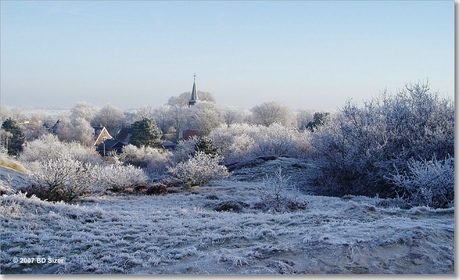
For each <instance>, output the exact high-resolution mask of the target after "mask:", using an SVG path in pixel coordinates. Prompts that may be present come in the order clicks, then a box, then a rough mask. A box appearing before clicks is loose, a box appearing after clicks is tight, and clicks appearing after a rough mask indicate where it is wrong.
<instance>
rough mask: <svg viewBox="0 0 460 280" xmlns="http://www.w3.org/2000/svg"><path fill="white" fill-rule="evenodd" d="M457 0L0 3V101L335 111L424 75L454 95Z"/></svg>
mask: <svg viewBox="0 0 460 280" xmlns="http://www.w3.org/2000/svg"><path fill="white" fill-rule="evenodd" d="M454 4H455V2H454V1H279V2H278V1H248V2H246V1H215V2H214V1H187V2H182V1H167V2H166V1H164V2H163V1H4V0H2V1H0V10H1V15H0V18H1V37H0V38H1V57H0V59H1V104H2V105H4V106H11V107H26V108H72V107H73V106H74V105H76V104H77V103H79V102H87V103H91V104H94V105H97V106H101V107H102V106H104V105H107V104H111V105H113V106H116V107H119V108H122V109H124V110H127V109H132V108H141V107H146V106H151V107H159V106H161V105H162V104H165V103H167V101H168V99H169V98H170V97H172V96H178V95H180V94H181V93H183V92H189V91H190V90H191V88H192V84H193V75H194V74H195V73H196V85H197V89H198V90H199V91H206V92H210V93H212V94H213V95H214V97H215V98H216V101H217V103H218V104H219V105H228V106H233V107H237V108H248V109H249V108H252V107H253V106H255V105H258V104H261V103H263V102H268V101H278V102H281V103H283V104H285V105H287V106H289V107H290V108H292V109H293V110H297V109H314V110H333V109H337V108H340V107H342V106H343V105H344V104H345V101H346V100H347V99H349V98H352V99H353V101H356V102H358V103H360V102H362V101H363V100H369V99H371V98H372V97H375V96H378V95H379V94H380V93H381V92H383V91H384V90H387V92H389V93H396V92H397V91H398V90H401V89H403V88H404V86H405V84H407V83H416V82H419V81H426V80H428V81H429V83H430V86H431V89H432V90H433V91H436V92H439V93H440V94H441V96H443V97H447V98H452V99H454V81H455V77H454V65H455V63H454V43H455V41H454V40H455V37H454V32H455V22H454Z"/></svg>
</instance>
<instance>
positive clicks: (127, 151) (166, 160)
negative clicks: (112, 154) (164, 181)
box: [120, 145, 173, 176]
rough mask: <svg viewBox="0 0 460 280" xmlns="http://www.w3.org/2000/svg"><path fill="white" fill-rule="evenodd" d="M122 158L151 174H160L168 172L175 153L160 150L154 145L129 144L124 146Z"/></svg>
mask: <svg viewBox="0 0 460 280" xmlns="http://www.w3.org/2000/svg"><path fill="white" fill-rule="evenodd" d="M120 160H121V161H123V162H125V163H128V164H132V165H134V166H137V167H141V168H143V169H144V170H145V172H146V173H147V174H149V175H150V176H158V175H161V174H164V173H166V171H167V168H168V166H170V165H171V162H172V160H173V154H172V153H171V152H170V151H160V150H159V149H157V148H152V147H145V146H143V147H140V148H138V147H136V146H134V145H127V146H125V147H124V148H123V153H122V154H121V155H120Z"/></svg>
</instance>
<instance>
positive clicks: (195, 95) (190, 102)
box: [188, 74, 198, 106]
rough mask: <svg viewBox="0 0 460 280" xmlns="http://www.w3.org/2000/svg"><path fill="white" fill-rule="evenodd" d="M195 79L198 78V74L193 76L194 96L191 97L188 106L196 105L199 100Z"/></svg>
mask: <svg viewBox="0 0 460 280" xmlns="http://www.w3.org/2000/svg"><path fill="white" fill-rule="evenodd" d="M195 77H196V74H193V87H192V94H191V95H190V100H189V101H188V106H192V105H195V103H196V101H197V99H198V93H197V92H196V84H195Z"/></svg>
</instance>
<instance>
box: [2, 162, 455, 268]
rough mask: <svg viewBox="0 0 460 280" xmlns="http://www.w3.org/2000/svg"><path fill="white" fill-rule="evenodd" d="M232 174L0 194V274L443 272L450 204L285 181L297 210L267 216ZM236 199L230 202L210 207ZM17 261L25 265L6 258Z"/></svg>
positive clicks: (252, 190)
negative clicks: (176, 189) (140, 187)
mask: <svg viewBox="0 0 460 280" xmlns="http://www.w3.org/2000/svg"><path fill="white" fill-rule="evenodd" d="M274 170H275V169H274ZM247 172H248V173H249V171H247ZM241 176H242V175H241V174H240V176H239V177H238V176H235V177H233V178H232V177H230V178H228V179H225V180H221V181H213V182H211V183H210V184H207V185H205V186H203V187H199V188H193V189H192V190H190V191H184V192H180V193H173V194H168V195H163V196H143V195H120V194H118V195H111V196H101V197H91V198H88V199H87V200H86V201H82V202H80V203H79V204H78V205H70V204H65V203H51V202H46V201H41V200H39V199H37V198H26V197H25V196H24V195H4V196H2V197H0V205H1V208H0V214H1V216H2V230H1V248H2V252H1V254H2V255H1V269H2V271H1V273H2V274H11V273H32V274H33V273H63V274H81V273H104V274H113V273H128V274H323V273H334V274H336V273H338V274H343V273H378V274H382V273H383V274H385V273H390V274H399V273H402V274H412V273H436V274H453V273H454V261H455V260H454V209H453V208H449V209H442V210H441V209H439V210H434V209H430V208H426V207H416V208H412V209H409V210H404V209H400V208H395V207H388V206H384V205H389V204H388V203H385V202H386V201H385V200H382V199H379V198H368V197H356V196H347V197H344V198H334V197H323V196H313V195H306V194H301V193H299V192H298V191H296V190H294V189H291V190H287V191H288V192H291V191H292V192H295V195H296V196H297V198H298V199H301V200H303V201H305V202H307V207H306V209H299V210H297V211H292V212H284V213H283V212H273V211H272V212H267V211H263V210H261V209H259V208H257V207H254V206H255V205H257V203H258V202H260V200H261V193H260V188H261V187H264V181H263V180H253V181H247V180H245V181H241V180H238V179H242V178H243V177H241ZM236 202H238V203H239V205H240V206H241V207H240V208H239V209H237V210H235V209H233V208H232V209H233V210H234V211H216V210H215V209H216V207H217V206H219V205H222V204H225V203H236ZM15 258H17V259H15ZM24 258H35V262H34V263H29V264H24V263H23V264H20V263H15V260H17V261H18V262H20V261H24V260H25V261H27V260H29V261H30V259H24ZM37 258H38V259H40V260H45V262H46V263H44V264H43V263H37ZM50 261H55V262H58V263H48V262H50ZM59 262H60V263H59Z"/></svg>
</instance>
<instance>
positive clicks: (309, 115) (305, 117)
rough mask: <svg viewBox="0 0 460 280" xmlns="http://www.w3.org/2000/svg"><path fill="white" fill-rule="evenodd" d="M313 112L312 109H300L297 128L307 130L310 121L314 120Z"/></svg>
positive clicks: (297, 116) (297, 115)
mask: <svg viewBox="0 0 460 280" xmlns="http://www.w3.org/2000/svg"><path fill="white" fill-rule="evenodd" d="M313 114H314V113H313V111H312V110H307V109H302V110H300V111H298V112H297V114H296V120H297V128H298V129H299V130H305V129H306V127H307V125H308V123H309V122H311V121H312V120H313Z"/></svg>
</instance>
